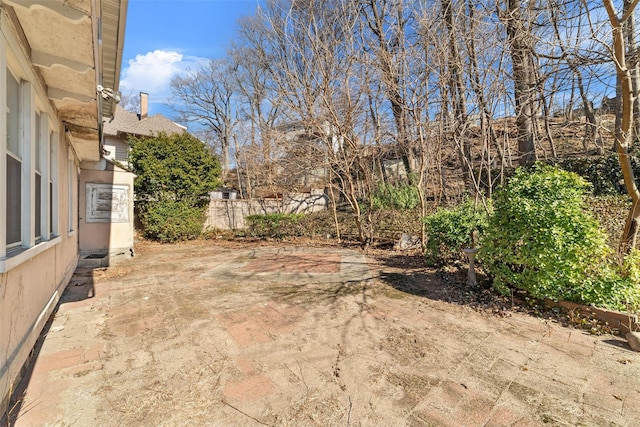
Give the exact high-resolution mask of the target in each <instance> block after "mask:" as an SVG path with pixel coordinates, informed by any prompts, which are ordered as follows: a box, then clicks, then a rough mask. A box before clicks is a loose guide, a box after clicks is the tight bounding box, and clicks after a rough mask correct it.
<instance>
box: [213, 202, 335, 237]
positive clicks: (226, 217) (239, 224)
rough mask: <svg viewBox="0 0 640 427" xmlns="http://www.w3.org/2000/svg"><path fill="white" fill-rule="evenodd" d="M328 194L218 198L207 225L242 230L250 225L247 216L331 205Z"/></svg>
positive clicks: (298, 211)
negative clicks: (270, 197)
mask: <svg viewBox="0 0 640 427" xmlns="http://www.w3.org/2000/svg"><path fill="white" fill-rule="evenodd" d="M328 204H329V199H328V198H327V196H325V195H324V194H308V193H299V194H290V195H286V196H284V197H283V198H282V199H249V200H244V199H243V200H220V199H217V200H214V199H212V200H211V201H210V203H209V209H208V211H207V220H206V222H205V224H204V226H205V229H216V230H238V229H243V228H245V227H246V224H245V220H244V219H245V217H247V216H249V215H266V214H273V213H311V212H318V211H323V210H325V209H327V206H328Z"/></svg>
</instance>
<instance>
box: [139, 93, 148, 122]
mask: <svg viewBox="0 0 640 427" xmlns="http://www.w3.org/2000/svg"><path fill="white" fill-rule="evenodd" d="M148 115H149V94H148V93H144V92H140V120H142V119H146V118H147V116H148Z"/></svg>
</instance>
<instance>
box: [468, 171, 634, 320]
mask: <svg viewBox="0 0 640 427" xmlns="http://www.w3.org/2000/svg"><path fill="white" fill-rule="evenodd" d="M588 188H589V184H588V183H587V182H586V181H585V180H584V179H583V178H581V177H579V176H578V175H576V174H575V173H571V172H567V171H564V170H561V169H558V168H554V167H551V166H545V165H536V166H535V167H533V168H531V169H530V170H526V169H524V168H523V169H518V170H517V171H516V173H515V175H514V176H513V177H512V178H511V179H510V181H509V183H508V184H507V186H506V187H505V188H504V189H503V190H502V191H500V192H498V193H497V194H496V197H495V199H494V213H493V215H492V216H491V218H490V220H489V225H488V227H487V229H486V230H485V234H484V236H483V237H482V239H481V247H480V252H479V259H480V260H481V261H482V264H483V266H484V268H485V269H486V271H487V272H488V273H489V274H490V275H491V276H492V277H493V285H494V287H495V288H496V289H497V290H499V291H501V292H503V293H507V292H509V288H510V287H516V288H519V289H523V290H526V291H527V292H529V293H530V294H531V295H532V296H534V297H537V298H552V299H564V300H569V301H575V302H578V303H583V304H596V305H599V306H601V307H608V308H616V309H624V307H625V305H626V303H627V301H628V300H629V298H633V295H634V292H635V291H634V289H635V285H634V284H633V283H632V281H631V280H630V279H629V278H628V277H624V276H623V275H622V274H621V272H620V270H619V269H617V268H615V267H614V266H613V265H612V264H611V261H610V259H609V255H610V252H611V251H610V249H609V247H608V246H607V243H606V233H605V232H604V231H603V230H602V229H601V228H600V226H599V224H598V222H597V221H596V220H595V219H594V218H593V216H591V215H590V214H589V213H588V212H587V211H586V209H585V200H586V199H585V196H586V193H587V190H588ZM636 291H637V290H636Z"/></svg>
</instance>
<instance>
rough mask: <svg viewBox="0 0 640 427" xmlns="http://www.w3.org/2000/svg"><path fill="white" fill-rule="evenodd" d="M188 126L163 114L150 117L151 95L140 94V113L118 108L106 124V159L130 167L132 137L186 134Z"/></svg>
mask: <svg viewBox="0 0 640 427" xmlns="http://www.w3.org/2000/svg"><path fill="white" fill-rule="evenodd" d="M186 131H187V128H186V126H182V125H179V124H177V123H175V122H173V121H171V120H169V119H168V118H166V117H165V116H163V115H162V114H156V115H153V116H149V95H148V94H146V93H144V92H141V93H140V113H138V114H136V113H132V112H130V111H127V110H125V109H124V108H122V107H121V106H119V105H118V106H116V110H115V114H114V115H113V118H112V119H111V120H108V121H106V122H105V123H104V157H105V159H107V160H112V161H116V162H118V163H120V164H122V165H124V166H128V165H129V163H128V158H129V143H128V142H127V139H128V138H129V137H130V136H135V137H140V136H153V135H157V134H159V133H161V132H164V133H166V134H168V135H171V134H175V133H183V132H186Z"/></svg>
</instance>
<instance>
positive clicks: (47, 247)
mask: <svg viewBox="0 0 640 427" xmlns="http://www.w3.org/2000/svg"><path fill="white" fill-rule="evenodd" d="M59 141H60V142H59V143H58V153H65V154H66V153H67V152H68V147H69V145H68V143H67V141H66V140H65V138H64V135H61V137H60V138H59ZM71 165H72V168H71V170H69V166H71ZM76 165H77V159H74V160H72V161H71V162H70V161H69V160H68V156H67V155H60V156H58V161H57V167H58V171H59V173H58V177H59V180H58V183H57V187H58V198H57V210H58V218H57V221H56V223H57V225H56V227H57V230H58V234H57V236H54V237H53V238H52V239H51V240H49V241H47V242H41V243H40V244H39V246H41V247H42V249H39V248H37V249H38V250H41V252H40V253H38V254H37V255H35V256H33V257H32V258H28V259H26V260H24V261H22V262H21V263H20V264H19V265H17V266H13V267H12V265H11V260H7V261H5V265H6V267H5V268H7V270H8V271H5V272H3V273H0V396H2V397H1V398H0V409H1V410H2V412H0V413H4V407H5V406H6V403H7V399H8V397H9V393H10V392H11V391H12V390H13V389H14V388H15V386H16V382H17V380H18V378H19V375H20V371H21V369H22V366H23V365H24V363H25V362H26V361H27V360H28V357H29V354H30V352H31V349H32V348H33V347H34V345H35V343H36V340H37V339H38V336H39V334H40V331H41V330H42V328H43V327H44V325H45V323H46V322H47V320H48V319H49V316H50V315H51V313H52V312H53V310H54V309H55V307H56V304H57V303H58V300H59V299H60V295H61V294H62V292H63V290H64V288H65V287H66V285H67V283H68V282H69V280H70V279H71V275H72V274H73V272H74V270H75V268H76V265H77V262H78V234H77V229H78V223H77V214H75V212H76V209H74V208H73V207H72V208H70V207H69V205H68V203H67V201H68V200H76V201H77V199H78V195H77V188H78V187H77V179H78V170H77V166H76ZM68 177H71V179H72V181H71V182H69V178H68ZM73 180H75V181H76V182H75V183H74V182H73ZM70 189H71V191H72V193H69V190H70ZM76 206H77V205H76ZM69 215H71V217H70V216H69ZM69 225H71V229H70V227H69ZM56 227H54V229H55V228H56ZM9 267H12V268H9Z"/></svg>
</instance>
